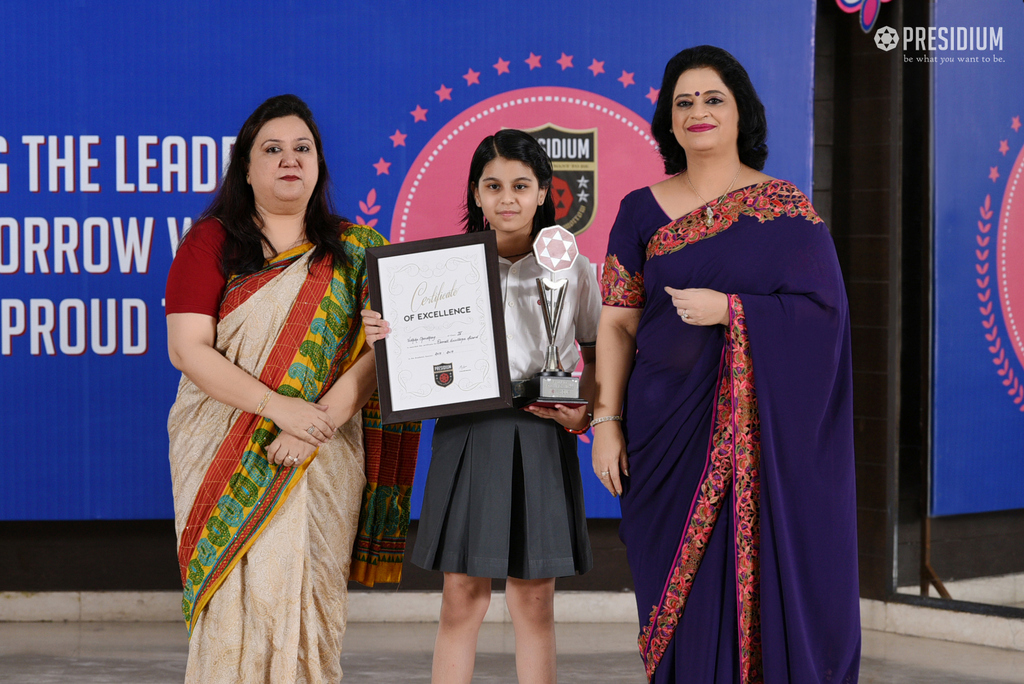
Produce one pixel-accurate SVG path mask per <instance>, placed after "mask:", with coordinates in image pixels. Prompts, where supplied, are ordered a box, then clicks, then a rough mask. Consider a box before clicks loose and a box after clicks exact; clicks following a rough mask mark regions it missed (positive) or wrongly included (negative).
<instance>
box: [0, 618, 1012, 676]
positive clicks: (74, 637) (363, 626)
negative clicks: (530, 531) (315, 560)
mask: <svg viewBox="0 0 1024 684" xmlns="http://www.w3.org/2000/svg"><path fill="white" fill-rule="evenodd" d="M434 629H435V626H434V625H431V624H368V623H357V624H353V625H352V626H351V627H350V628H349V632H348V636H347V637H346V640H345V654H344V655H343V656H342V663H343V666H344V668H345V682H346V683H347V682H353V683H354V684H355V683H358V682H374V683H375V684H392V683H394V684H405V683H407V682H409V683H413V682H428V681H429V680H430V651H431V647H432V645H433V640H434ZM635 631H636V629H635V627H634V626H631V625H618V624H612V625H607V624H605V625H595V624H560V625H558V652H559V659H558V671H559V681H561V682H563V683H575V682H587V683H588V684H589V683H595V682H601V683H603V682H608V683H615V684H620V683H621V684H633V683H635V684H642V683H643V682H645V681H646V679H645V678H644V676H643V671H642V669H641V667H640V660H639V658H638V656H637V655H636V652H635V646H634V643H635V642H634V639H635ZM385 644H386V647H385V646H384V645H385ZM513 649H514V640H513V637H512V628H511V626H510V625H506V624H485V625H484V628H483V631H482V632H481V638H480V644H479V651H480V654H479V656H478V657H477V671H476V678H475V680H474V681H477V682H489V683H497V682H515V681H516V679H515V674H514V672H515V663H514V659H513V655H512V654H513ZM185 655H186V645H185V635H184V628H183V627H182V626H181V625H180V624H178V623H161V622H154V623H88V622H86V623H0V681H2V682H5V683H7V684H50V683H51V682H54V683H56V682H60V683H61V684H65V683H72V684H93V683H97V684H98V683H100V682H102V683H104V684H122V683H123V684H158V683H159V684H165V683H167V684H170V683H172V682H173V683H180V682H181V681H182V680H183V679H184V672H185ZM860 681H861V683H862V684H954V683H956V684H968V683H970V684H1022V683H1024V653H1021V652H1016V651H1002V650H999V649H994V648H985V647H981V646H967V645H963V644H953V643H948V642H943V641H934V640H930V639H918V638H913V637H903V636H898V635H894V634H884V633H881V632H870V631H866V632H864V657H863V662H862V666H861V680H860Z"/></svg>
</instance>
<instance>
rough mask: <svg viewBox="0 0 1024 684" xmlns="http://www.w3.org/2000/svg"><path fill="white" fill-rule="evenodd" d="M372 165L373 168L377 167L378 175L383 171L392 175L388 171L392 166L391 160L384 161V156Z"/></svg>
mask: <svg viewBox="0 0 1024 684" xmlns="http://www.w3.org/2000/svg"><path fill="white" fill-rule="evenodd" d="M372 166H373V168H375V169H377V175H378V176H379V175H381V174H382V173H384V174H387V175H389V176H390V175H391V172H390V171H388V169H390V168H391V162H386V161H384V157H381V158H380V161H379V162H377V163H376V164H372Z"/></svg>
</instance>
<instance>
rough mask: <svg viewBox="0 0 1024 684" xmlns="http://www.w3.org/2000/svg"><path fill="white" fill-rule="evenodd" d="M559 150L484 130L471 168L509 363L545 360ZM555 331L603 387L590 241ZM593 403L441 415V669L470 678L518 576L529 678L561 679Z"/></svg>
mask: <svg viewBox="0 0 1024 684" xmlns="http://www.w3.org/2000/svg"><path fill="white" fill-rule="evenodd" d="M551 175H552V174H551V162H550V161H549V160H548V157H547V154H545V152H544V150H543V149H542V148H541V147H540V145H538V144H537V141H536V140H534V139H533V138H532V137H531V136H530V135H528V134H526V133H523V132H522V131H517V130H510V129H506V130H502V131H499V132H498V133H496V134H494V135H493V136H489V137H487V138H485V139H484V140H483V142H481V143H480V145H479V147H477V149H476V152H475V153H474V154H473V161H472V163H471V164H470V169H469V182H468V184H467V188H466V189H467V197H466V216H465V230H466V232H477V231H481V230H493V231H494V232H495V233H497V241H498V255H499V259H498V263H499V271H500V273H501V288H502V295H503V300H504V304H505V306H504V311H505V330H506V332H507V333H509V337H510V339H509V341H508V356H509V367H510V371H511V377H512V379H513V381H515V380H525V379H527V378H530V377H532V376H533V375H534V374H535V373H536V372H537V371H539V370H541V369H542V368H543V366H544V352H545V350H546V349H547V337H546V333H545V331H544V322H543V313H542V310H541V307H540V300H539V295H538V292H537V283H536V279H537V278H538V277H542V276H549V275H550V274H549V273H548V272H547V271H546V270H545V269H544V268H542V267H541V266H540V265H539V264H538V263H537V260H536V258H535V257H534V256H533V252H532V246H533V240H534V238H535V236H536V235H537V233H538V232H539V231H540V229H541V228H544V227H546V226H550V225H552V224H553V223H554V222H555V207H554V202H553V201H552V199H551V196H550V192H549V190H550V188H551ZM555 277H558V278H566V279H568V281H569V284H568V288H569V289H568V292H567V293H566V297H565V305H564V307H565V308H564V309H563V311H562V317H561V322H560V324H559V329H558V331H557V338H556V343H557V345H558V348H559V351H560V354H561V361H562V366H563V367H564V368H569V369H571V368H575V367H576V364H577V362H578V361H579V355H578V354H577V352H576V345H575V344H574V341H576V342H579V344H580V349H581V354H582V357H583V363H584V366H583V377H582V379H581V382H580V389H581V396H583V397H585V398H587V399H588V400H591V401H592V400H593V396H594V343H595V341H596V338H597V323H598V318H599V317H600V312H601V302H600V296H599V293H598V285H597V280H596V278H595V277H594V272H593V270H592V269H591V267H590V262H589V261H588V260H587V258H586V257H584V256H583V255H580V256H579V257H578V258H577V259H576V262H575V263H574V264H573V267H572V269H571V270H569V271H562V272H560V273H558V274H557V276H555ZM363 322H364V325H365V326H366V334H367V339H368V340H370V341H376V340H378V339H381V338H383V337H385V336H386V335H387V333H388V332H389V331H390V328H389V326H388V324H387V321H384V320H382V319H381V317H380V314H378V313H376V312H374V311H368V310H367V311H363ZM590 410H591V409H590V407H589V405H588V406H578V407H568V406H559V407H558V408H556V409H542V408H528V409H525V410H519V409H502V410H498V411H486V412H481V413H473V414H466V415H461V416H456V417H453V418H439V419H438V420H437V424H436V425H435V427H434V441H433V453H432V456H431V462H430V470H429V472H428V474H427V483H426V489H425V491H424V495H423V510H422V513H421V514H420V523H419V532H418V534H417V538H416V547H415V549H414V551H413V554H412V562H413V563H416V564H417V565H419V566H420V567H423V568H426V569H429V570H441V571H443V572H444V594H443V598H442V603H441V620H440V625H439V626H438V630H437V641H436V643H435V645H434V665H433V672H432V681H433V682H434V683H435V684H439V683H441V682H444V683H445V684H449V683H452V682H466V683H468V682H470V680H471V679H472V676H473V663H474V659H475V655H476V642H477V634H478V633H479V630H480V624H481V623H482V622H483V619H484V614H485V613H486V612H487V607H488V606H489V605H490V600H491V578H494V577H502V578H507V581H506V584H505V601H506V603H507V605H508V610H509V613H510V614H511V616H512V625H513V627H514V629H515V636H516V671H517V673H518V675H519V681H520V682H522V683H525V682H530V683H547V682H554V681H555V625H554V592H555V578H556V577H565V576H570V575H574V574H576V573H581V574H582V573H584V572H586V571H587V570H589V569H590V568H591V566H592V565H593V561H592V558H591V552H590V540H589V538H588V536H587V522H586V514H585V513H584V509H583V489H582V483H581V479H580V468H579V460H578V458H577V456H576V434H579V433H581V432H582V431H583V430H585V429H586V428H587V426H588V421H589V412H590Z"/></svg>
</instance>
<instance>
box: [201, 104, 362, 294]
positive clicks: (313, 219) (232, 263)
mask: <svg viewBox="0 0 1024 684" xmlns="http://www.w3.org/2000/svg"><path fill="white" fill-rule="evenodd" d="M284 116H297V117H299V118H300V119H302V120H303V121H304V122H305V124H306V126H307V127H308V128H309V131H310V133H312V134H313V142H314V144H315V145H316V157H317V166H318V168H319V170H320V173H319V177H318V178H317V181H316V186H315V187H314V188H313V194H312V195H310V198H309V203H308V204H307V205H306V217H305V224H306V239H307V240H309V241H310V242H311V243H312V244H313V253H312V255H311V257H310V261H309V264H310V266H312V265H313V264H314V263H316V262H317V261H319V260H320V259H322V258H324V256H326V255H327V254H330V255H332V256H333V257H334V259H335V263H342V264H344V263H347V257H346V256H345V248H344V246H343V244H342V241H341V228H340V224H341V223H342V222H343V221H345V219H344V218H342V217H341V216H339V215H337V213H335V209H334V202H333V201H332V200H331V195H330V185H331V180H330V176H329V174H328V173H327V161H326V160H325V159H324V151H323V150H324V148H323V143H322V142H321V139H320V129H319V128H317V125H316V121H314V120H313V112H311V111H310V109H309V107H308V106H307V105H306V103H305V102H303V101H302V100H300V99H299V98H298V97H296V96H295V95H278V96H276V97H272V98H270V99H269V100H267V101H266V102H264V103H263V104H261V105H260V106H259V107H257V108H256V111H254V112H253V113H252V114H250V115H249V118H248V119H246V120H245V123H244V124H242V130H240V131H238V136H237V137H236V138H235V146H234V148H233V149H232V150H231V161H230V163H229V164H228V168H227V171H226V172H225V173H224V178H223V179H221V183H220V187H219V188H218V190H217V194H216V195H215V196H214V198H213V201H212V202H210V206H208V207H207V208H206V210H205V211H204V212H203V213H202V214H201V215H200V216H199V218H198V219H196V221H195V222H196V223H199V222H200V221H202V220H204V219H208V218H215V219H217V220H219V221H220V222H221V224H223V226H224V231H225V232H226V233H227V239H226V241H225V243H224V252H223V254H222V256H221V267H222V268H223V269H224V274H225V275H231V274H233V275H245V274H248V273H255V272H256V271H258V270H260V269H262V268H263V264H264V263H265V262H266V257H265V256H264V246H266V247H267V248H269V250H270V252H271V253H274V247H273V245H271V244H270V240H268V239H267V236H266V235H264V234H263V230H262V228H263V219H262V217H261V216H260V215H259V212H258V211H257V210H256V199H255V197H254V196H253V192H252V187H251V186H250V185H249V183H247V182H246V176H247V175H248V173H249V155H250V153H251V152H252V146H253V144H254V143H255V142H256V136H257V134H258V133H259V132H260V129H262V128H263V126H264V125H265V124H266V123H267V122H268V121H271V120H273V119H280V118H281V117H284ZM185 237H186V239H187V238H188V236H187V235H186V236H185Z"/></svg>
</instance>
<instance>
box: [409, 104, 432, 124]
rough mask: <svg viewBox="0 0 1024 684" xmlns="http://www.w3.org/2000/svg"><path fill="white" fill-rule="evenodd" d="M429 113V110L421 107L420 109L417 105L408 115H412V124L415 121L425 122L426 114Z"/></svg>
mask: <svg viewBox="0 0 1024 684" xmlns="http://www.w3.org/2000/svg"><path fill="white" fill-rule="evenodd" d="M429 111H430V110H429V109H424V108H423V107H420V106H419V105H416V109H414V110H412V111H411V112H409V113H410V114H412V120H413V121H414V122H415V121H426V120H427V112H429Z"/></svg>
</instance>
